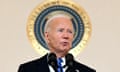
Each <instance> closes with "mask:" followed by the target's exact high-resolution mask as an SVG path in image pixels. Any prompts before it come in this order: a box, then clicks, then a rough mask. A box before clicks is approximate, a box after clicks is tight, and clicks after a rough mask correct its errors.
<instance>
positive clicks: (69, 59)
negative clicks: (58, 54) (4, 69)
mask: <svg viewBox="0 0 120 72" xmlns="http://www.w3.org/2000/svg"><path fill="white" fill-rule="evenodd" d="M65 58H66V65H67V66H69V67H73V61H74V57H73V55H72V54H67V55H66V56H65Z"/></svg>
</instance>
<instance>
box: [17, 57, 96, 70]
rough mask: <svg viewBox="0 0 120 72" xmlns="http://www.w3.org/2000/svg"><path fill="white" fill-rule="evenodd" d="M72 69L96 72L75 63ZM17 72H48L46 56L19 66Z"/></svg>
mask: <svg viewBox="0 0 120 72" xmlns="http://www.w3.org/2000/svg"><path fill="white" fill-rule="evenodd" d="M74 68H75V69H77V70H79V72H96V71H95V70H94V69H91V68H89V67H87V66H85V65H83V64H80V63H78V62H76V61H74ZM18 72H50V70H49V66H48V63H47V55H45V56H43V57H42V58H40V59H37V60H34V61H31V62H28V63H24V64H21V65H20V67H19V69H18Z"/></svg>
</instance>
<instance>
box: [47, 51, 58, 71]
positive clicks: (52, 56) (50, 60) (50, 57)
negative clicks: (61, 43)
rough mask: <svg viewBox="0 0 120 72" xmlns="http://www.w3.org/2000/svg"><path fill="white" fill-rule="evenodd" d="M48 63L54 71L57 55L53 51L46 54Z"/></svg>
mask: <svg viewBox="0 0 120 72" xmlns="http://www.w3.org/2000/svg"><path fill="white" fill-rule="evenodd" d="M48 64H49V65H51V66H52V67H53V69H54V70H55V72H57V67H58V66H57V57H56V55H55V54H54V53H50V54H49V55H48Z"/></svg>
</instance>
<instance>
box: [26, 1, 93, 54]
mask: <svg viewBox="0 0 120 72" xmlns="http://www.w3.org/2000/svg"><path fill="white" fill-rule="evenodd" d="M57 14H63V15H67V16H69V17H71V21H72V24H73V27H74V31H75V36H74V40H73V43H72V48H71V50H70V53H72V54H73V55H74V56H77V55H78V54H79V53H80V52H81V51H82V50H83V48H85V46H86V44H87V42H88V40H89V38H90V35H91V23H90V19H89V17H88V15H87V14H86V12H85V10H84V9H83V8H82V7H81V6H79V5H78V4H76V3H74V2H72V1H71V0H46V1H45V2H42V3H41V4H39V5H38V6H37V7H35V9H34V10H33V11H32V13H31V14H30V16H29V18H28V22H27V35H28V38H29V40H30V42H31V44H32V46H33V48H34V49H35V50H36V51H37V52H38V53H39V54H40V55H44V54H46V53H47V52H49V49H48V47H47V45H46V42H45V39H44V30H45V24H46V22H47V20H48V19H49V18H50V17H52V16H53V15H57Z"/></svg>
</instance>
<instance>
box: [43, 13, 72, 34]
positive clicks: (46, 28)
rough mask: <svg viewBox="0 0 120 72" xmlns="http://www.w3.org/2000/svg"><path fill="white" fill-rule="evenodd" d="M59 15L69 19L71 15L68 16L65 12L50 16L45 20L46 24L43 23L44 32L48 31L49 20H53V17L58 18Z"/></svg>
mask: <svg viewBox="0 0 120 72" xmlns="http://www.w3.org/2000/svg"><path fill="white" fill-rule="evenodd" d="M60 17H63V18H67V19H71V17H69V16H67V15H65V14H57V15H54V16H52V17H50V18H49V19H48V20H47V22H46V24H45V29H44V32H48V31H49V29H50V27H49V26H50V24H51V23H50V22H51V21H52V20H53V19H55V18H60Z"/></svg>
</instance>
